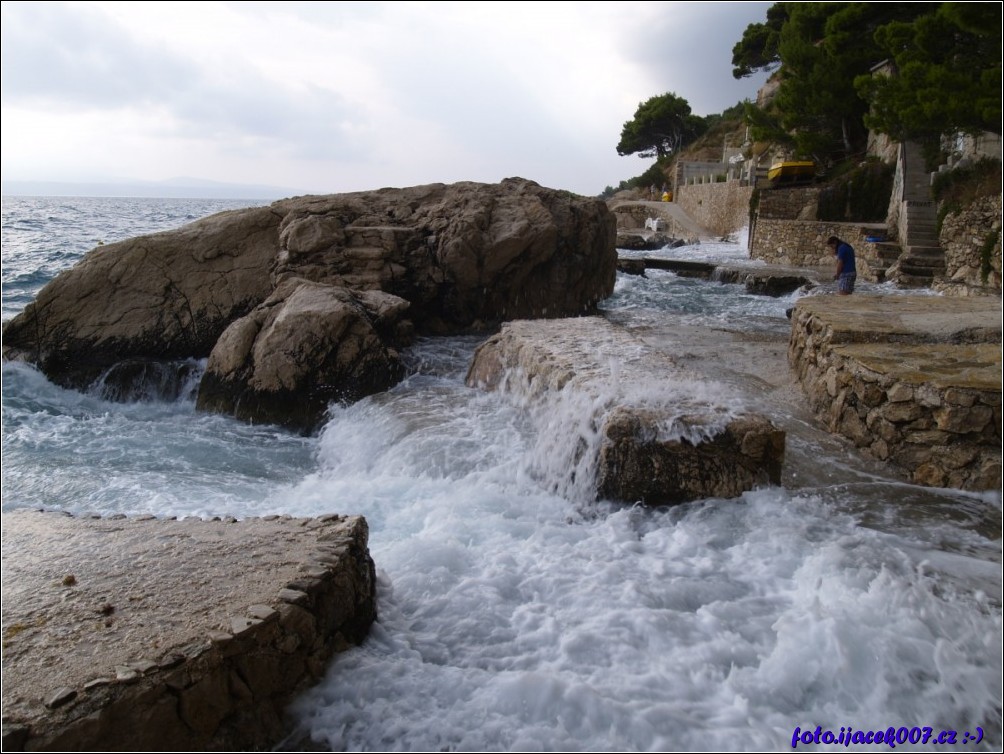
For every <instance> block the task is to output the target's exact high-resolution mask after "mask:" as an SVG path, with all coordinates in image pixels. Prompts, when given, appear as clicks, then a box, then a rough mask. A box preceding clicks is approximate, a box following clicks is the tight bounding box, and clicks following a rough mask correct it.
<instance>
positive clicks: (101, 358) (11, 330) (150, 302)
mask: <svg viewBox="0 0 1004 754" xmlns="http://www.w3.org/2000/svg"><path fill="white" fill-rule="evenodd" d="M615 232H616V231H615V219H614V217H613V215H611V214H610V213H609V212H608V211H607V209H606V205H605V204H604V203H603V202H602V201H600V200H596V199H586V198H582V197H577V196H574V195H571V194H568V193H567V192H562V191H555V190H553V189H547V188H543V187H541V186H539V185H537V184H536V183H533V182H532V181H526V180H523V179H519V178H510V179H506V180H504V181H502V182H501V183H498V184H492V185H486V184H477V183H457V184H453V185H449V186H446V185H442V184H433V185H429V186H416V187H413V188H407V189H381V190H378V191H369V192H360V193H355V194H338V195H332V196H307V197H298V198H294V199H286V200H283V201H280V202H276V203H274V204H272V205H271V206H270V207H265V208H255V209H247V210H241V211H233V212H225V213H221V214H218V215H214V216H212V217H209V218H205V219H203V220H200V221H198V222H195V223H192V224H191V225H188V226H185V227H184V228H181V229H179V230H176V231H170V232H166V233H158V234H155V235H151V236H144V237H141V238H134V239H130V240H128V241H123V242H120V243H116V244H111V245H108V246H103V247H101V248H99V249H95V250H94V251H92V252H91V253H89V254H88V255H87V256H86V257H85V258H84V260H83V261H82V262H81V263H80V264H78V265H77V266H76V267H74V268H73V269H71V270H68V271H67V272H64V273H63V274H61V275H60V276H58V277H57V278H56V279H55V280H53V281H52V282H51V283H50V284H49V285H48V286H46V287H45V288H43V289H42V291H41V292H40V293H39V295H38V297H37V298H36V300H35V301H34V302H33V303H32V304H30V305H29V306H28V307H27V308H26V309H25V311H24V312H23V313H22V314H20V315H19V316H17V317H16V318H15V319H13V320H11V322H9V323H8V324H7V325H6V327H5V328H4V333H3V345H4V354H5V356H7V357H8V358H19V359H23V360H26V361H31V362H33V363H35V364H37V365H38V366H39V368H40V369H41V370H42V371H43V372H44V373H45V374H46V375H47V376H48V377H49V378H50V379H52V380H53V381H54V382H57V383H59V384H62V385H64V386H70V387H83V386H85V385H87V384H89V383H91V382H92V381H93V380H94V379H95V378H97V377H98V376H99V375H101V374H102V373H103V372H104V371H105V370H107V369H108V368H109V367H111V366H113V365H114V364H116V363H119V362H121V361H123V360H157V361H164V360H172V359H184V358H191V357H194V358H205V357H208V356H210V354H211V353H212V354H213V357H212V359H211V363H210V371H209V376H208V377H207V384H206V385H205V386H204V390H202V391H201V393H202V397H201V398H200V405H202V406H203V407H205V408H208V409H212V410H221V411H232V412H235V413H237V414H238V415H240V416H242V417H243V418H247V419H251V420H263V421H283V423H288V424H290V425H292V426H297V427H302V426H306V425H309V424H311V423H313V422H314V421H316V419H317V418H318V415H317V413H316V411H317V409H318V407H321V410H322V411H323V406H322V404H324V403H325V401H327V400H329V399H331V398H333V397H342V398H345V399H354V398H358V397H360V396H361V395H365V394H367V393H369V392H373V391H374V390H382V389H385V388H386V387H387V386H388V385H389V384H392V383H393V381H394V380H395V379H397V376H398V374H399V370H398V369H397V367H396V363H397V361H396V356H395V355H394V353H393V348H394V347H395V346H396V345H398V344H399V343H400V342H401V341H402V340H403V339H404V338H406V336H407V335H408V334H409V333H410V332H411V331H412V329H413V328H417V329H419V330H421V331H423V332H430V333H452V332H461V331H477V330H484V329H488V328H491V327H494V326H496V325H497V324H498V323H500V322H501V321H503V320H505V319H510V318H528V317H559V316H570V315H576V314H581V313H583V312H585V311H589V310H590V309H591V308H592V307H593V306H594V305H595V304H596V302H597V301H599V300H600V299H602V298H605V297H606V296H608V295H610V293H611V292H612V290H613V283H614V277H615V266H616V253H615V251H614V237H615ZM290 281H298V282H295V283H292V282H290ZM307 283H309V284H311V286H310V287H304V285H305V284H307ZM378 292H383V293H384V294H390V296H380V295H377V294H378ZM405 309H407V317H408V318H409V319H407V320H405V319H403V318H402V315H403V314H404V313H405ZM224 332H226V337H225V338H224V339H223V342H222V343H219V344H218V341H220V340H221V336H222V335H224ZM293 334H295V339H294V340H290V339H289V338H290V337H291V335H293ZM343 340H345V341H346V342H342V341H343ZM357 349H363V350H365V351H366V352H367V353H366V354H365V355H363V354H362V353H356V350H357ZM381 372H382V374H381ZM319 385H323V386H324V387H323V389H322V390H318V389H315V388H316V387H317V386H319ZM304 390H306V391H307V393H308V396H309V397H308V399H307V400H306V403H307V404H308V405H309V407H310V408H309V409H301V410H299V411H297V412H296V415H295V416H292V417H290V419H289V420H288V421H286V420H284V418H283V417H285V416H286V415H287V414H288V408H289V407H290V405H291V401H292V400H293V399H294V398H295V397H296V396H297V395H298V394H300V393H301V392H302V391H304ZM125 392H127V391H125ZM273 399H274V400H273Z"/></svg>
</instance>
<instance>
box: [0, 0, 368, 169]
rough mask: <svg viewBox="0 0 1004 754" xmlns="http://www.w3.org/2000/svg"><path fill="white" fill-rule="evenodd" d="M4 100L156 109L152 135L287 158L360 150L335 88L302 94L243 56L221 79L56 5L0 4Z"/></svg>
mask: <svg viewBox="0 0 1004 754" xmlns="http://www.w3.org/2000/svg"><path fill="white" fill-rule="evenodd" d="M2 35H3V36H2V62H3V73H2V76H3V99H4V102H5V103H7V104H29V105H32V106H36V107H37V106H43V107H45V108H47V109H50V110H54V111H57V112H59V111H67V110H76V109H83V110H94V109H117V108H124V107H139V108H148V107H150V106H154V107H156V108H158V109H162V110H164V111H166V112H168V113H170V115H172V116H173V118H176V119H177V120H176V121H175V120H170V121H164V120H163V119H159V118H158V119H155V116H153V115H151V120H150V122H149V123H148V132H149V133H151V134H159V135H162V136H184V137H187V138H214V137H215V138H219V140H220V143H221V144H222V145H223V148H224V149H226V150H229V151H234V152H237V153H240V152H242V151H245V150H246V151H248V153H249V154H251V153H254V152H255V151H257V150H260V148H261V143H260V142H261V140H265V141H268V142H270V144H269V146H271V147H273V148H276V149H278V150H280V151H282V152H283V153H284V155H286V156H292V157H304V156H310V157H314V158H317V159H326V158H329V157H351V156H352V155H353V154H354V153H356V152H358V147H357V146H356V145H354V144H352V143H351V142H350V141H348V140H346V139H345V138H344V135H343V134H341V133H340V130H339V127H338V126H339V124H340V123H342V122H344V121H346V120H350V119H351V118H352V115H353V112H352V109H351V108H350V107H349V106H348V105H347V103H346V102H345V101H344V100H343V99H342V98H341V97H340V96H338V95H337V94H334V93H332V92H330V91H326V90H324V89H321V88H319V87H313V88H312V89H311V90H310V91H308V92H307V93H306V94H304V93H297V92H294V91H292V90H290V89H284V88H283V87H282V86H281V84H277V83H276V82H273V81H268V80H266V79H264V78H263V77H262V76H260V75H259V74H258V73H257V72H256V71H254V70H253V69H251V68H249V67H248V66H246V65H242V62H241V61H239V60H235V61H233V68H232V69H231V70H228V71H227V72H226V76H218V77H215V78H214V77H211V76H210V75H209V74H208V73H207V72H206V71H205V70H203V69H200V68H199V67H197V66H195V65H194V64H193V63H191V62H189V61H187V60H185V59H183V58H181V57H179V56H178V55H176V54H174V53H172V52H170V51H169V50H167V49H165V48H162V47H157V46H155V45H148V44H144V45H140V44H137V43H136V42H135V41H134V40H133V39H132V38H131V37H130V34H129V32H128V30H126V29H125V28H123V27H122V26H120V25H119V24H117V23H116V22H115V21H114V20H113V19H110V18H109V17H107V16H104V15H103V14H101V13H100V12H99V11H97V10H95V9H90V8H78V7H76V6H67V5H62V4H50V3H39V4H35V3H25V4H20V5H18V6H16V7H15V8H8V7H6V6H5V8H4V19H3V32H2Z"/></svg>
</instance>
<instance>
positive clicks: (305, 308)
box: [197, 278, 408, 431]
mask: <svg viewBox="0 0 1004 754" xmlns="http://www.w3.org/2000/svg"><path fill="white" fill-rule="evenodd" d="M407 308H408V302H407V301H405V300H404V299H401V298H398V297H397V296H392V295H390V294H389V293H383V292H381V291H359V292H355V293H354V292H352V291H350V290H349V289H347V288H342V287H340V286H332V285H324V284H321V283H310V282H307V281H305V280H302V279H301V278H287V279H286V280H284V281H283V282H282V283H280V284H279V286H278V287H277V288H276V289H275V292H274V293H273V294H272V295H271V296H269V298H268V299H267V300H266V301H265V302H264V303H263V304H261V305H260V306H258V307H257V308H255V310H254V311H252V312H251V313H250V314H248V315H246V316H244V317H241V318H240V319H238V320H237V321H235V322H234V323H233V324H232V325H230V327H228V328H227V329H226V330H225V331H224V332H223V334H222V335H221V336H220V339H219V340H218V341H217V342H216V347H215V348H213V352H212V353H211V354H210V356H209V362H208V364H207V366H206V372H205V375H204V376H203V378H202V382H201V384H200V386H199V396H198V401H197V406H198V408H200V409H202V410H206V411H215V412H217V413H227V414H233V415H234V416H236V417H237V418H238V419H244V420H246V421H258V422H262V421H264V422H272V423H275V424H284V425H286V426H289V427H295V428H297V429H301V430H304V431H310V430H312V429H314V427H315V425H316V424H317V422H318V420H319V419H320V418H321V417H323V415H324V412H325V409H326V408H327V406H328V405H329V404H330V403H332V402H334V401H338V402H342V403H346V402H350V401H354V400H358V399H359V398H362V397H364V396H367V395H371V394H373V393H376V392H380V391H381V390H386V389H387V388H389V387H391V386H392V385H393V384H394V383H395V382H397V381H398V380H399V379H400V378H401V376H402V375H403V373H404V369H403V367H402V366H401V363H400V360H399V358H398V356H397V352H396V351H395V350H393V349H392V348H389V347H387V345H386V344H385V341H384V339H383V338H382V337H381V331H382V332H383V333H384V334H386V333H388V332H391V333H393V327H394V325H396V324H397V322H398V318H399V316H400V314H401V313H402V312H404V311H405V310H406V309H407Z"/></svg>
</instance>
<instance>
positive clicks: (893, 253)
mask: <svg viewBox="0 0 1004 754" xmlns="http://www.w3.org/2000/svg"><path fill="white" fill-rule="evenodd" d="M902 254H903V249H902V247H900V245H899V244H898V243H896V242H895V241H880V242H878V243H876V244H875V256H874V257H866V258H864V259H863V260H862V261H863V262H864V263H865V264H866V265H868V270H869V271H870V272H871V274H872V279H874V280H875V282H876V283H884V282H885V281H886V280H889V279H890V277H889V269H890V268H891V267H892V266H893V265H894V264H895V263H896V262H897V261H898V260H899V258H900V256H901V255H902ZM860 272H861V271H860V270H859V271H858V273H859V274H860Z"/></svg>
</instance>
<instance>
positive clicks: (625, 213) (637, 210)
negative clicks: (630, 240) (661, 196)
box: [610, 202, 694, 248]
mask: <svg viewBox="0 0 1004 754" xmlns="http://www.w3.org/2000/svg"><path fill="white" fill-rule="evenodd" d="M610 209H611V211H612V212H613V213H614V217H616V218H617V233H618V234H622V233H631V232H632V231H640V232H642V233H643V234H647V232H648V231H647V230H646V228H645V223H646V222H647V221H648V219H649V218H652V217H656V218H659V219H661V220H662V221H663V224H664V228H663V230H662V231H661V232H662V233H663V235H666V236H670V237H671V238H684V239H688V238H693V236H694V234H693V233H692V232H691V231H690V230H688V229H687V228H685V227H683V226H682V225H681V224H680V223H679V222H677V220H676V218H674V217H673V216H672V214H670V213H669V212H660V211H659V207H658V206H657V205H653V204H652V203H651V202H645V203H635V202H629V203H617V204H612V206H611V208H610ZM618 247H619V248H621V246H620V244H619V243H618Z"/></svg>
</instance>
